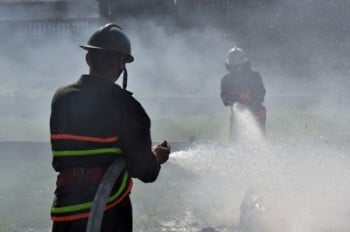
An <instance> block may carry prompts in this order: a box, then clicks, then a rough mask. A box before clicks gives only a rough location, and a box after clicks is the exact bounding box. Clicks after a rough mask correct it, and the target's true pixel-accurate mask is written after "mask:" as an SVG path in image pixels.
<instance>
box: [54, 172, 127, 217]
mask: <svg viewBox="0 0 350 232" xmlns="http://www.w3.org/2000/svg"><path fill="white" fill-rule="evenodd" d="M128 179H129V175H128V173H127V172H125V174H124V176H123V180H122V183H121V185H120V188H119V189H118V191H117V192H116V193H115V194H114V195H113V196H110V197H109V198H108V200H107V204H110V203H111V202H113V201H115V200H116V199H117V198H118V197H119V195H120V194H121V193H122V192H123V191H124V190H125V188H126V185H127V183H128ZM92 203H93V202H87V203H82V204H78V205H70V206H63V207H53V208H52V209H51V213H52V214H59V213H69V212H74V211H80V210H84V209H90V208H91V207H92Z"/></svg>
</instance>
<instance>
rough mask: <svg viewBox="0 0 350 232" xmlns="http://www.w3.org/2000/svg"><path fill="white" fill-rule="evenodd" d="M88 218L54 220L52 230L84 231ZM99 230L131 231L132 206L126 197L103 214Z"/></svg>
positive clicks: (53, 231)
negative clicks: (64, 220) (63, 220)
mask: <svg viewBox="0 0 350 232" xmlns="http://www.w3.org/2000/svg"><path fill="white" fill-rule="evenodd" d="M87 221H88V219H87V218H85V219H79V220H73V221H67V222H54V223H53V226H52V232H86V226H87ZM100 232H132V207H131V201H130V198H129V197H127V198H126V199H125V200H123V202H121V203H120V204H118V206H116V207H114V208H112V209H110V210H107V211H106V212H105V213H104V215H103V220H102V224H101V230H100Z"/></svg>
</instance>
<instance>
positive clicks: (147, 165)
mask: <svg viewBox="0 0 350 232" xmlns="http://www.w3.org/2000/svg"><path fill="white" fill-rule="evenodd" d="M130 105H131V106H130ZM124 112H125V113H124V118H123V122H122V125H123V133H122V135H121V138H120V139H121V141H122V146H123V151H124V155H125V159H126V167H127V171H128V173H129V174H130V175H131V176H132V177H134V178H138V179H140V180H141V181H143V182H153V181H155V180H156V179H157V177H158V174H159V171H160V162H159V160H158V158H157V157H156V156H155V155H154V152H153V150H152V141H151V134H150V126H151V123H150V119H149V117H148V115H147V114H146V112H145V111H144V110H143V108H142V106H141V105H140V104H139V103H138V102H136V101H134V102H132V104H128V106H125V108H124Z"/></svg>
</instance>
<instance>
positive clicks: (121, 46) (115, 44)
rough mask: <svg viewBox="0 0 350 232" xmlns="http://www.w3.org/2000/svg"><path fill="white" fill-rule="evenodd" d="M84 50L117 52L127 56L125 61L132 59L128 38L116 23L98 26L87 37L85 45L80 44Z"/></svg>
mask: <svg viewBox="0 0 350 232" xmlns="http://www.w3.org/2000/svg"><path fill="white" fill-rule="evenodd" d="M80 47H81V48H84V49H85V50H91V49H98V50H106V51H111V52H118V53H122V54H125V55H126V56H127V58H126V63H131V62H133V61H134V57H133V56H132V55H131V44H130V40H129V38H128V37H127V36H126V35H125V33H124V32H123V31H122V29H121V28H120V27H119V26H118V25H116V24H112V23H109V24H106V25H104V26H103V27H101V28H99V29H98V30H97V31H96V32H95V33H94V34H93V35H92V36H91V37H90V39H89V41H88V42H87V44H86V45H80Z"/></svg>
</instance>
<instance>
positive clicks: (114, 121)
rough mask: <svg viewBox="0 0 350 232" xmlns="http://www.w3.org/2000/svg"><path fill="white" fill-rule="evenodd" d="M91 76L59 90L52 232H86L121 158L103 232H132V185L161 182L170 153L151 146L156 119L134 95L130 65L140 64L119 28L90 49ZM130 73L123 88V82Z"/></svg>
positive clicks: (100, 35)
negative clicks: (97, 199)
mask: <svg viewBox="0 0 350 232" xmlns="http://www.w3.org/2000/svg"><path fill="white" fill-rule="evenodd" d="M81 47H82V48H83V49H85V50H87V54H86V62H87V64H88V66H89V74H88V75H82V76H81V77H80V79H79V80H78V81H77V82H75V83H73V84H71V85H68V86H66V87H62V88H60V89H58V90H57V91H56V93H55V95H54V97H53V99H52V105H51V117H50V131H51V147H52V153H53V162H52V165H53V168H54V169H55V171H56V172H58V176H57V182H56V190H55V199H54V202H53V207H52V209H51V218H52V220H53V228H52V231H54V232H59V231H65V232H83V231H84V232H85V231H86V226H87V220H88V217H89V211H90V208H91V205H92V201H93V199H94V195H95V192H96V190H97V188H98V185H99V183H100V182H101V179H102V178H103V175H104V173H105V171H106V169H107V168H108V167H109V165H111V163H113V161H114V159H115V157H118V156H122V157H123V158H124V159H125V162H126V168H125V170H124V171H123V172H122V174H121V175H120V177H119V178H118V179H117V180H116V182H115V184H114V187H113V189H112V192H111V194H110V196H109V198H108V200H107V205H106V209H105V213H104V216H103V220H102V225H101V232H112V231H113V232H118V231H120V232H121V231H122V232H129V231H132V207H131V202H130V198H129V194H130V191H131V189H132V179H131V178H138V179H140V180H141V181H143V182H153V181H155V180H156V178H157V176H158V174H159V171H160V167H161V164H163V163H165V162H166V161H167V160H168V158H169V154H170V146H169V145H168V144H167V142H166V140H164V141H163V142H161V143H160V144H158V145H155V146H154V147H153V148H152V147H151V146H152V145H151V144H152V143H151V136H150V119H149V117H148V115H147V114H146V112H145V110H144V109H143V107H142V106H141V104H140V103H139V102H138V101H137V100H135V99H134V98H133V97H132V94H131V92H129V91H127V90H126V85H127V72H126V68H125V64H126V63H130V62H132V61H133V60H134V57H133V56H132V55H131V45H130V41H129V39H128V37H127V36H126V34H125V33H124V32H123V31H122V30H121V28H120V27H118V26H117V25H115V24H107V25H105V26H103V27H101V28H100V29H98V30H97V31H96V32H95V33H94V34H93V35H92V36H91V37H90V39H89V41H88V43H87V44H86V45H81ZM122 73H123V88H121V87H120V86H119V85H117V84H115V81H116V80H117V79H118V78H119V76H120V75H121V74H122Z"/></svg>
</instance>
